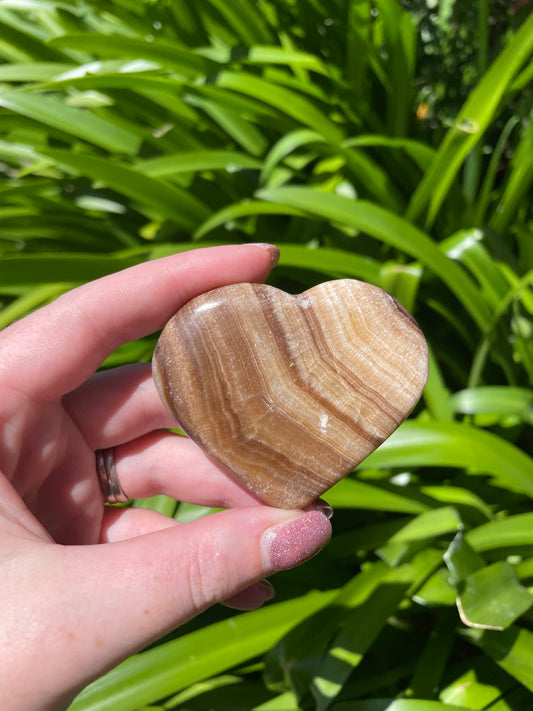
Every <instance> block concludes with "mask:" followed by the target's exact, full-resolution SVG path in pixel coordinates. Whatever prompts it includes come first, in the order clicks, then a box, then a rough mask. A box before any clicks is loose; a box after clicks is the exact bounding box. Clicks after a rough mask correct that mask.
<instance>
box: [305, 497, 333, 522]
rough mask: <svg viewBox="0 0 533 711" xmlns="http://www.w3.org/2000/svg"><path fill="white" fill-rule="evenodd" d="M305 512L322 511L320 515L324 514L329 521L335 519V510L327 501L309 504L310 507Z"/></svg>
mask: <svg viewBox="0 0 533 711" xmlns="http://www.w3.org/2000/svg"><path fill="white" fill-rule="evenodd" d="M304 510H305V511H320V513H323V514H324V516H326V517H327V518H328V519H331V518H333V509H332V508H331V506H330V505H329V504H328V502H327V501H324V499H317V500H316V501H313V503H312V504H309V506H307V507H306V508H305V509H304Z"/></svg>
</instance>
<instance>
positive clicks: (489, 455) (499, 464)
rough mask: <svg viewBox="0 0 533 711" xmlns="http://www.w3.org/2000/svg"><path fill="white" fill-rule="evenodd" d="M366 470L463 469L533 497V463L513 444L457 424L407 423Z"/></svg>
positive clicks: (367, 462)
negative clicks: (377, 468) (392, 468)
mask: <svg viewBox="0 0 533 711" xmlns="http://www.w3.org/2000/svg"><path fill="white" fill-rule="evenodd" d="M359 466H362V467H412V466H416V467H420V466H422V467H424V466H425V467H427V466H432V467H460V468H462V469H466V470H468V471H470V472H472V473H474V474H490V475H492V476H493V477H494V478H495V480H496V481H497V482H501V483H502V484H503V485H504V486H505V487H507V488H509V489H511V490H512V491H519V492H521V493H524V494H527V495H528V496H529V497H533V460H532V459H531V457H529V456H528V455H527V454H525V453H524V452H522V451H521V450H520V449H518V447H515V446H514V445H512V444H511V443H510V442H507V441H506V440H504V439H501V438H500V437H498V436H496V435H493V434H490V433H489V432H484V431H483V430H480V429H477V428H475V427H471V426H469V425H463V424H458V423H454V422H438V423H429V422H428V423H426V422H424V423H422V422H414V421H408V422H404V424H403V425H401V426H400V427H399V429H398V430H396V432H394V433H393V434H392V435H391V437H389V439H388V440H386V441H385V442H384V443H383V444H382V445H381V447H379V449H377V450H376V451H375V452H373V453H372V454H371V455H370V456H369V457H367V459H366V460H365V461H364V462H363V463H362V464H361V465H359Z"/></svg>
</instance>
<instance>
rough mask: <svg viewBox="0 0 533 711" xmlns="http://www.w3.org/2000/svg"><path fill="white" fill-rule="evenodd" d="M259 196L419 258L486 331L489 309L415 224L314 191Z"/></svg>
mask: <svg viewBox="0 0 533 711" xmlns="http://www.w3.org/2000/svg"><path fill="white" fill-rule="evenodd" d="M257 195H258V197H260V198H262V199H264V200H269V201H273V202H276V203H278V204H286V205H288V206H290V207H293V208H297V209H300V210H303V211H305V212H307V213H309V214H310V215H315V216H317V217H320V218H322V219H325V220H330V221H333V222H336V223H338V224H340V225H347V226H350V227H353V228H355V229H357V230H361V231H362V232H366V233H368V234H370V235H372V236H373V237H376V238H377V239H379V240H382V241H383V242H384V243H385V244H389V245H392V246H394V247H396V248H397V249H400V250H402V251H404V252H406V253H407V254H409V255H410V256H412V257H414V258H415V259H418V260H419V261H421V262H422V264H424V265H425V266H426V267H428V268H429V269H431V270H432V271H433V272H434V273H435V274H437V275H438V276H439V277H440V278H441V279H442V280H443V281H444V283H446V284H447V285H448V286H449V288H450V289H451V291H452V292H453V293H455V294H456V296H457V298H458V299H459V300H460V301H461V302H462V303H463V305H464V306H465V308H466V309H467V310H468V312H469V313H470V315H471V316H472V318H473V319H474V320H475V321H476V323H477V324H478V326H479V327H480V328H481V329H482V330H483V329H484V328H485V326H486V324H487V319H488V317H489V313H490V312H489V310H488V308H487V304H486V303H485V301H484V300H483V299H482V298H481V295H480V294H479V292H478V290H477V289H476V287H475V285H474V284H473V283H472V281H471V280H470V279H469V278H468V276H467V275H466V274H465V273H464V272H463V271H462V270H461V268H460V267H458V265H457V264H455V263H454V262H453V261H451V260H450V259H448V258H447V257H446V256H445V255H444V254H443V253H442V252H441V250H440V249H439V248H438V247H437V246H436V245H435V244H434V243H433V242H432V241H431V239H430V238H429V237H428V236H427V235H426V234H424V233H423V232H422V231H420V230H418V229H417V228H416V227H414V226H413V225H412V224H410V223H409V222H407V221H406V220H403V219H402V218H401V217H398V216H397V215H395V214H394V213H392V212H390V211H388V210H385V209H384V208H382V207H379V206H377V205H373V204H371V203H369V202H364V201H362V200H351V199H349V198H345V197H342V196H340V195H332V194H330V193H324V192H322V191H320V190H315V189H312V188H300V187H286V188H270V189H263V190H260V191H259V192H258V193H257Z"/></svg>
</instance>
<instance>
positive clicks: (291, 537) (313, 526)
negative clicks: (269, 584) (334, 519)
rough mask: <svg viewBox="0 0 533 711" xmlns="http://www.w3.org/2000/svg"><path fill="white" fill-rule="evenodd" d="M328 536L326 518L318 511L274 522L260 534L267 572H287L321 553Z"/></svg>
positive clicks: (329, 532)
mask: <svg viewBox="0 0 533 711" xmlns="http://www.w3.org/2000/svg"><path fill="white" fill-rule="evenodd" d="M330 536H331V525H330V523H329V520H328V518H327V517H326V516H325V515H324V514H323V513H321V512H320V511H310V512H309V513H306V514H304V515H303V516H300V517H299V518H293V519H291V520H290V521H286V522H283V523H278V524H276V525H275V526H273V527H272V528H269V529H268V531H266V533H265V534H264V535H263V540H262V546H263V551H264V554H265V558H266V561H265V562H266V563H267V565H268V566H269V567H270V568H271V570H287V569H288V568H294V567H295V566H297V565H299V564H300V563H304V562H305V561H306V560H309V558H312V557H313V556H314V555H316V554H317V553H318V551H319V550H321V549H322V548H323V547H324V546H325V545H326V543H327V542H328V540H329V537H330Z"/></svg>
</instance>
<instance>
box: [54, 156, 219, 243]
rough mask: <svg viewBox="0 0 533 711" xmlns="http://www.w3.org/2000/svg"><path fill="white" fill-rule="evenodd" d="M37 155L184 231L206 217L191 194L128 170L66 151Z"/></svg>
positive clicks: (117, 164) (206, 211) (97, 158)
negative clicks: (98, 183) (150, 211)
mask: <svg viewBox="0 0 533 711" xmlns="http://www.w3.org/2000/svg"><path fill="white" fill-rule="evenodd" d="M41 153H42V154H43V155H45V156H47V157H49V158H51V159H52V160H54V161H55V162H56V163H57V164H58V165H66V166H69V167H70V168H72V169H74V171H75V172H77V173H78V174H79V175H83V176H86V177H89V178H91V179H92V180H98V181H101V182H102V183H103V184H104V185H107V186H108V187H110V188H113V189H114V190H117V191H118V192H120V193H122V194H123V195H126V196H128V197H129V198H132V199H133V200H136V201H138V202H139V203H140V204H141V205H146V206H147V208H148V209H149V210H155V211H157V212H159V213H160V215H161V216H163V217H166V218H169V219H171V220H173V221H174V222H176V224H178V225H180V226H181V227H184V228H186V229H191V230H192V229H194V228H195V227H196V226H197V225H198V224H199V223H200V222H201V221H203V220H205V218H206V217H207V214H208V208H207V207H206V206H205V205H203V204H202V203H201V202H200V201H199V200H198V199H197V198H195V197H194V196H193V195H192V194H191V193H189V192H187V191H185V190H182V189H181V188H178V187H177V186H175V185H170V184H169V183H165V182H163V181H162V180H159V179H158V178H151V177H149V176H146V175H143V174H142V173H141V172H139V171H138V170H135V169H133V168H130V167H129V166H126V165H121V164H119V163H116V162H112V161H110V160H105V159H103V158H99V157H96V156H90V155H82V154H74V153H70V152H69V151H58V150H44V151H41Z"/></svg>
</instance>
